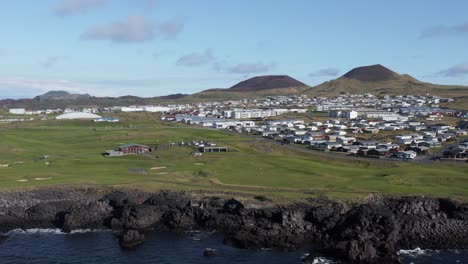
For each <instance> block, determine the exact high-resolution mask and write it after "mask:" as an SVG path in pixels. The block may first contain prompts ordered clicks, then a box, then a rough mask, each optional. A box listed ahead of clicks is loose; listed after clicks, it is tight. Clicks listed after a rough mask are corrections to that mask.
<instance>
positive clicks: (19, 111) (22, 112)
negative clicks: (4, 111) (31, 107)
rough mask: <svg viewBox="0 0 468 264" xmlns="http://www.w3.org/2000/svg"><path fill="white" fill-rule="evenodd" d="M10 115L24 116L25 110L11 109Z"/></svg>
mask: <svg viewBox="0 0 468 264" xmlns="http://www.w3.org/2000/svg"><path fill="white" fill-rule="evenodd" d="M9 112H10V114H15V115H24V114H26V109H24V108H12V109H10V111H9Z"/></svg>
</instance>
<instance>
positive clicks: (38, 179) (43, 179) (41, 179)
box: [34, 178, 52, 181]
mask: <svg viewBox="0 0 468 264" xmlns="http://www.w3.org/2000/svg"><path fill="white" fill-rule="evenodd" d="M34 179H35V180H36V181H45V180H52V178H34Z"/></svg>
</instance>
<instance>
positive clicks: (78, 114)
mask: <svg viewBox="0 0 468 264" xmlns="http://www.w3.org/2000/svg"><path fill="white" fill-rule="evenodd" d="M96 118H102V117H101V116H98V115H95V114H91V113H83V112H73V113H67V114H63V115H59V116H57V117H56V119H68V120H72V119H96Z"/></svg>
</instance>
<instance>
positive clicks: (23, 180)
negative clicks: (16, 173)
mask: <svg viewBox="0 0 468 264" xmlns="http://www.w3.org/2000/svg"><path fill="white" fill-rule="evenodd" d="M17 181H19V182H27V181H28V180H26V179H21V180H17Z"/></svg>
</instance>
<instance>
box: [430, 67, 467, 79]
mask: <svg viewBox="0 0 468 264" xmlns="http://www.w3.org/2000/svg"><path fill="white" fill-rule="evenodd" d="M464 75H468V64H459V65H455V66H453V67H450V68H448V69H445V70H442V71H440V72H438V73H436V76H445V77H459V76H464Z"/></svg>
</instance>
